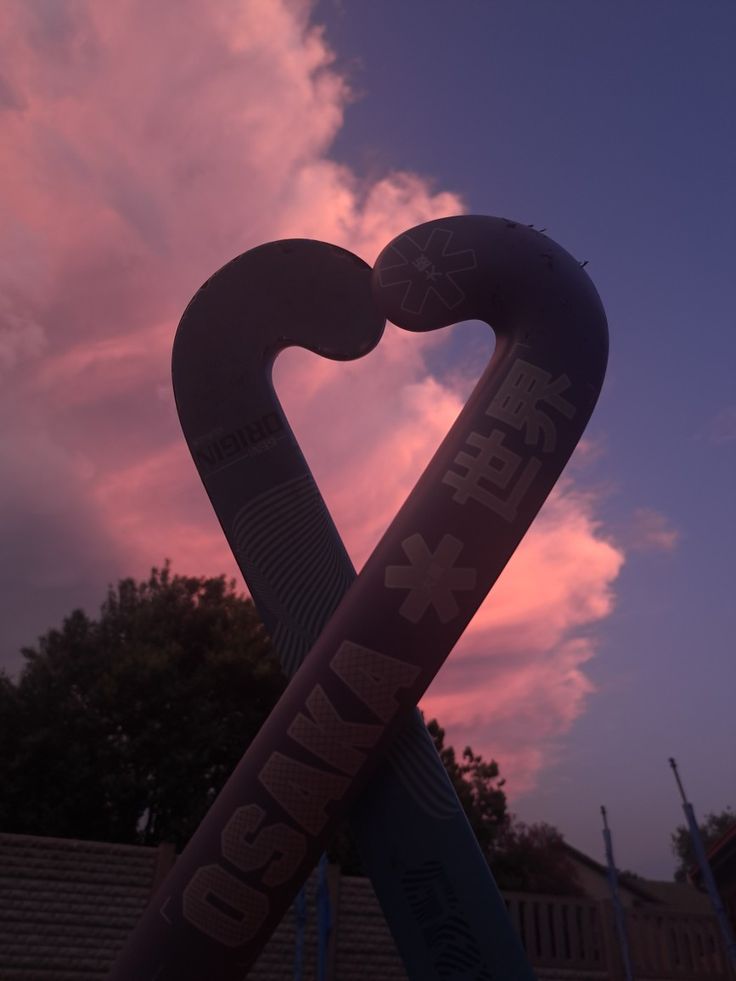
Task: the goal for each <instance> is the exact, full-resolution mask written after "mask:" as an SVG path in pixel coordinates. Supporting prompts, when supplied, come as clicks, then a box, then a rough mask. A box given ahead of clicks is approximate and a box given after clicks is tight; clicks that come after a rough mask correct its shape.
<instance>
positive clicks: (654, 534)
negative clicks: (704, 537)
mask: <svg viewBox="0 0 736 981" xmlns="http://www.w3.org/2000/svg"><path fill="white" fill-rule="evenodd" d="M679 541H680V532H679V531H678V530H677V528H674V527H673V526H672V524H671V523H670V521H669V519H668V518H667V517H666V516H665V515H664V514H661V513H660V512H659V511H655V510H654V509H653V508H636V510H635V511H634V514H633V517H632V522H631V529H630V531H629V534H628V542H627V544H628V547H629V548H630V549H631V550H634V551H638V552H644V551H655V552H672V551H674V549H675V548H677V544H678V542H679Z"/></svg>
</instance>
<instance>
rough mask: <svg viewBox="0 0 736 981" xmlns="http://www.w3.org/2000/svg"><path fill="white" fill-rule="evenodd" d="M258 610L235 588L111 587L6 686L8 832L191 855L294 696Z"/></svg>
mask: <svg viewBox="0 0 736 981" xmlns="http://www.w3.org/2000/svg"><path fill="white" fill-rule="evenodd" d="M269 651H270V646H269V642H268V640H267V638H266V636H265V633H264V630H263V627H262V625H261V623H260V621H259V619H258V616H257V614H256V611H255V608H254V606H253V604H252V602H251V601H250V600H246V599H244V598H242V597H240V596H238V595H237V594H236V593H235V588H234V583H226V581H225V579H224V577H219V578H211V579H205V578H193V577H185V576H178V575H177V576H172V575H171V573H170V570H169V568H168V565H167V566H165V567H164V568H163V569H161V570H158V569H153V570H152V572H151V575H150V577H149V579H148V580H147V581H145V582H142V583H136V582H134V581H133V580H132V579H125V580H122V581H121V582H120V583H118V585H117V587H116V588H114V589H113V588H110V590H109V592H108V595H107V599H106V601H105V602H104V604H103V605H102V608H101V610H100V615H99V617H98V618H97V619H91V618H90V617H88V616H87V615H86V614H85V613H83V612H82V611H81V610H75V611H74V612H73V613H72V614H71V615H70V616H68V617H67V618H66V619H65V620H64V622H63V625H62V627H61V629H60V630H51V631H49V632H48V633H47V634H45V635H44V636H43V637H41V639H40V641H39V643H38V646H37V647H35V648H27V649H25V650H24V651H23V655H24V658H25V662H26V663H25V667H24V669H23V671H22V673H21V675H20V678H19V680H18V683H17V684H16V685H13V684H12V683H11V682H10V681H9V680H8V679H7V678H3V679H2V683H1V684H0V710H1V711H0V718H2V719H3V722H2V726H3V732H2V735H3V737H4V738H3V739H2V744H0V780H1V781H2V788H3V790H2V796H1V798H0V799H1V803H0V820H1V821H2V827H3V829H4V830H6V831H17V832H24V833H30V834H43V835H58V836H62V837H66V836H68V837H79V838H91V839H97V840H107V841H128V842H137V843H141V844H144V843H145V844H148V843H154V842H158V841H161V840H168V841H173V842H174V843H176V844H177V845H178V846H181V845H183V844H184V843H185V842H186V840H187V839H188V838H189V836H190V835H191V833H192V832H193V831H194V829H195V828H196V826H197V824H198V823H199V821H200V820H201V818H202V817H203V816H204V814H205V813H206V811H207V808H208V807H209V806H210V804H211V803H212V801H213V800H214V798H215V796H216V794H217V792H218V791H219V789H220V787H221V786H222V785H223V783H224V782H225V780H226V778H227V776H228V775H229V773H230V772H231V770H232V768H233V767H234V765H235V764H236V763H237V761H238V760H239V758H240V756H241V755H242V753H243V750H244V748H245V747H246V746H247V745H248V743H249V742H250V740H251V739H252V738H253V736H254V735H255V733H256V732H257V731H258V729H259V727H260V725H261V724H262V722H263V720H264V719H265V717H266V715H267V714H268V712H269V711H270V709H271V707H272V706H273V704H274V703H275V701H276V700H277V698H278V696H279V694H280V693H281V691H282V690H283V687H284V684H285V682H284V680H283V678H282V676H281V674H280V672H279V671H278V669H277V667H276V662H275V659H274V658H272V657H270V656H268V654H269Z"/></svg>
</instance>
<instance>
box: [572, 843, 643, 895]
mask: <svg viewBox="0 0 736 981" xmlns="http://www.w3.org/2000/svg"><path fill="white" fill-rule="evenodd" d="M562 847H563V848H564V850H565V851H566V852H567V853H568V854H569V855H570V857H571V858H572V859H574V860H575V861H577V862H580V863H581V864H582V865H586V866H587V867H588V868H589V869H593V871H594V872H597V873H598V874H599V875H601V876H602V877H603V878H606V877H607V876H608V869H607V867H606V866H605V865H602V864H601V863H600V862H596V860H595V859H594V858H591V857H590V855H586V854H585V852H581V851H578V849H577V848H573V846H572V845H569V844H568V843H567V842H566V841H563V842H562ZM619 886H620V888H621V889H627V890H628V891H629V892H630V893H633V895H635V896H636V897H637V898H638V899H641V900H643V901H644V902H647V903H652V902H653V903H658V902H662V900H660V899H659V897H658V896H656V895H654V894H653V893H652V892H651V891H650V890H649V888H648V886H649V880H647V879H639V878H637V879H631V878H629V877H628V876H627V877H626V878H624V879H619Z"/></svg>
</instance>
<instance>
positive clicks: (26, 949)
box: [0, 834, 163, 981]
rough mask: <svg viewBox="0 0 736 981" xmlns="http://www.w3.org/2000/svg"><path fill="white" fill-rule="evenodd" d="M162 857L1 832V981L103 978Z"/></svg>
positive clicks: (141, 905)
mask: <svg viewBox="0 0 736 981" xmlns="http://www.w3.org/2000/svg"><path fill="white" fill-rule="evenodd" d="M162 854H163V853H161V852H160V851H159V849H157V848H144V847H140V846H137V845H118V844H106V843H101V842H94V841H76V840H74V839H63V838H39V837H35V836H32V835H11V834H0V976H2V978H3V981H21V979H22V981H46V979H51V978H53V979H54V981H82V979H83V981H92V979H96V978H98V977H99V978H104V977H105V976H106V974H107V973H108V972H109V970H110V968H111V966H112V963H113V961H114V959H115V956H116V954H117V952H118V950H119V949H120V948H121V947H122V945H123V942H124V941H125V938H126V937H127V936H128V934H129V933H130V931H131V929H132V928H133V926H134V925H135V923H136V921H137V920H138V918H139V917H140V915H141V913H142V912H143V910H144V909H145V906H146V903H147V901H148V897H149V896H150V894H151V890H152V888H153V886H154V883H155V882H156V878H157V872H158V869H159V865H160V861H161V856H162Z"/></svg>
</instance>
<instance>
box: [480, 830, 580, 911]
mask: <svg viewBox="0 0 736 981" xmlns="http://www.w3.org/2000/svg"><path fill="white" fill-rule="evenodd" d="M564 844H565V842H564V838H563V837H562V835H561V834H560V832H559V831H558V830H557V828H555V827H553V826H552V825H551V824H547V823H545V822H540V823H537V824H525V823H524V822H523V821H518V820H515V819H514V818H513V817H512V818H511V819H510V820H509V821H508V822H507V824H506V827H505V828H504V830H503V833H502V834H501V835H500V836H499V838H498V839H497V841H496V844H495V847H494V848H493V851H492V852H491V855H490V856H489V860H490V866H491V869H492V870H493V874H494V876H495V878H496V882H497V883H498V886H499V888H501V889H506V890H508V891H509V892H536V893H545V894H547V895H558V896H580V895H583V892H584V890H583V889H582V887H581V885H580V883H579V881H578V878H577V875H576V872H575V866H574V864H573V861H572V859H571V857H570V855H569V853H568V852H567V851H566V850H565V847H564Z"/></svg>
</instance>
